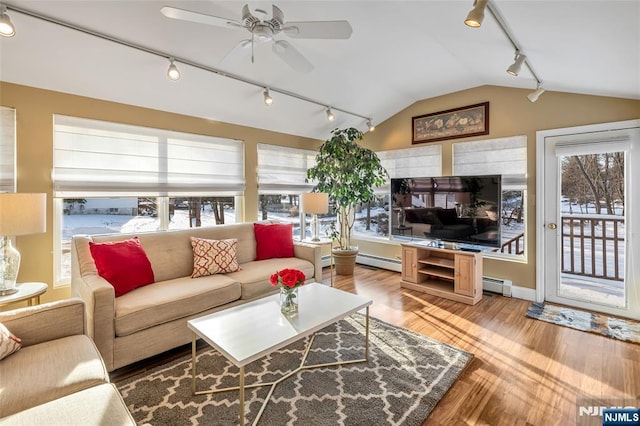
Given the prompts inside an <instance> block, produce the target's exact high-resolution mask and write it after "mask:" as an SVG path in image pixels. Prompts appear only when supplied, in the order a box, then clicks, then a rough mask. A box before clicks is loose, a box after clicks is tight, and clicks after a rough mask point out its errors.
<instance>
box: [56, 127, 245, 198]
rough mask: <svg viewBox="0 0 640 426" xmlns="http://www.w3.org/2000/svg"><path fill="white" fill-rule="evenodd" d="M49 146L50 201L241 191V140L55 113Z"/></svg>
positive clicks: (242, 163)
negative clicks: (53, 198) (51, 153)
mask: <svg viewBox="0 0 640 426" xmlns="http://www.w3.org/2000/svg"><path fill="white" fill-rule="evenodd" d="M53 145H54V158H53V165H54V167H53V183H54V191H55V196H56V197H65V198H72V197H74V196H82V197H90V196H126V195H129V194H131V195H134V194H135V195H138V196H141V195H144V196H178V195H183V196H204V195H211V194H216V195H240V194H241V193H242V192H243V191H244V186H245V180H244V144H243V142H242V141H237V140H233V139H224V138H217V137H212V136H202V135H195V134H189V133H179V132H172V131H167V130H162V129H154V128H148V127H139V126H131V125H125V124H119V123H110V122H104V121H97V120H89V119H84V118H76V117H67V116H60V115H56V116H55V121H54V143H53Z"/></svg>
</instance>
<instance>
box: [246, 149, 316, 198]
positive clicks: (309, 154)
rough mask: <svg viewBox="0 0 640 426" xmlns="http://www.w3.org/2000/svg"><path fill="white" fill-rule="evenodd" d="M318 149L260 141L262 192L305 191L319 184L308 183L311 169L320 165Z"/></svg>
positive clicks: (296, 192)
mask: <svg viewBox="0 0 640 426" xmlns="http://www.w3.org/2000/svg"><path fill="white" fill-rule="evenodd" d="M317 154H318V153H317V151H312V150H308V149H300V148H290V147H286V146H278V145H269V144H263V143H260V144H258V193H259V194H261V195H263V194H301V193H303V192H309V191H311V190H312V189H313V187H314V186H315V184H314V183H313V182H309V183H305V179H306V178H307V169H309V168H311V167H313V166H314V165H315V164H316V155H317Z"/></svg>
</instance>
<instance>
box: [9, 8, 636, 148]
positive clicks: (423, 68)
mask: <svg viewBox="0 0 640 426" xmlns="http://www.w3.org/2000/svg"><path fill="white" fill-rule="evenodd" d="M0 3H2V4H4V5H6V6H8V7H9V10H8V14H9V16H10V18H11V20H12V22H13V23H14V24H15V27H16V35H15V36H14V37H12V38H0V80H2V81H7V82H12V83H17V84H23V85H28V86H34V87H39V88H45V89H50V90H56V91H61V92H66V93H71V94H77V95H83V96H88V97H93V98H99V99H105V100H110V101H115V102H122V103H126V104H131V105H138V106H143V107H148V108H154V109H159V110H164V111H170V112H175V113H180V114H187V115H192V116H197V117H204V118H207V119H211V120H217V121H224V122H230V123H236V124H241V125H246V126H250V127H256V128H262V129H268V130H273V131H278V132H283V133H289V134H294V135H300V136H307V137H312V138H317V139H325V138H326V137H327V135H328V133H329V131H330V130H331V129H333V128H335V127H346V126H357V127H359V128H361V129H363V130H364V128H365V124H364V123H365V120H364V119H363V118H361V117H356V116H352V115H350V114H346V113H342V112H340V111H336V112H335V113H336V121H335V122H333V123H329V122H328V121H327V120H326V114H325V108H324V107H323V105H327V106H333V107H335V108H338V109H344V110H347V111H350V112H353V113H356V114H358V115H361V116H363V117H371V118H372V119H373V121H374V123H376V124H379V123H380V122H382V121H384V120H385V119H387V118H389V117H391V116H393V115H394V114H396V113H397V112H399V111H401V110H402V109H404V108H406V107H407V106H409V105H411V104H412V103H414V102H415V101H417V100H420V99H425V98H430V97H434V96H438V95H442V94H446V93H450V92H455V91H458V90H463V89H467V88H471V87H476V86H481V85H497V86H508V87H517V88H528V89H531V90H532V91H533V90H534V89H535V87H536V81H535V79H534V77H533V76H532V75H531V73H530V72H529V71H528V70H527V69H526V68H524V69H523V70H522V72H521V73H520V75H519V76H518V77H513V76H510V75H508V74H507V73H506V72H505V70H506V68H507V67H508V66H509V65H510V64H511V62H513V59H514V49H513V46H512V44H511V42H510V41H509V40H508V39H507V37H505V35H504V33H503V32H502V31H501V29H500V27H499V26H498V25H497V23H496V21H495V20H494V19H493V17H492V16H491V15H489V14H487V16H486V18H485V20H484V23H483V25H482V27H481V28H478V29H471V28H468V27H466V26H465V25H464V23H463V21H464V18H465V17H466V15H467V13H468V12H469V10H470V9H471V8H472V6H473V1H472V0H455V1H451V0H448V1H278V2H277V3H276V5H277V6H278V7H279V8H280V9H281V10H282V11H283V13H284V17H285V22H288V21H324V20H347V21H349V23H350V24H351V27H352V28H353V33H352V35H351V37H350V38H349V39H345V40H340V39H338V40H321V39H300V38H291V37H288V36H287V35H285V34H280V35H278V36H277V37H276V38H277V39H279V40H287V41H289V42H290V43H291V44H292V45H293V46H294V47H295V48H296V49H297V50H298V51H299V52H300V53H302V54H303V55H304V56H305V57H306V58H307V59H308V60H309V61H310V62H311V64H313V66H314V69H313V70H312V71H311V72H307V73H302V72H298V71H295V70H293V69H292V68H291V67H289V66H288V65H287V64H286V63H284V62H283V61H282V60H281V59H280V58H279V57H278V56H277V55H275V54H274V53H273V52H272V50H271V46H270V44H269V43H266V44H257V45H256V46H255V52H254V54H255V55H254V56H255V60H254V62H253V63H252V62H251V59H250V57H251V54H250V49H246V51H245V53H244V54H241V55H240V56H239V57H237V58H235V60H233V61H225V62H223V61H222V60H223V58H224V57H225V55H226V54H227V53H228V52H229V51H230V50H231V49H232V48H233V47H234V46H235V45H237V44H238V42H239V41H241V40H243V39H247V38H250V34H249V33H248V32H247V31H246V30H245V29H242V28H233V27H228V28H224V27H220V26H212V25H205V24H201V23H193V22H187V21H182V20H175V19H169V18H167V17H166V16H164V15H163V14H162V13H160V9H161V8H162V7H163V6H173V7H177V8H181V9H186V10H190V11H194V12H200V13H206V14H210V15H215V16H219V17H226V18H231V19H235V20H238V21H239V20H241V15H242V13H241V11H242V6H243V5H244V4H245V2H244V1H222V2H221V1H180V0H166V1H155V0H148V1H109V0H107V1H84V0H65V1H57V0H48V1H31V0H24V1H17V0H12V1H6V2H3V1H2V0H0ZM491 3H492V5H493V6H494V7H495V8H497V10H498V11H499V12H500V14H501V15H502V17H503V18H504V21H505V22H506V23H507V25H508V29H509V31H510V32H511V33H512V35H513V36H514V37H515V40H516V41H517V43H518V44H519V45H520V47H521V48H522V50H523V52H524V53H525V54H526V55H527V57H528V58H529V60H530V63H531V64H532V66H533V68H534V70H535V71H536V73H537V74H538V75H539V77H540V78H541V79H542V81H543V84H544V87H545V89H546V90H550V91H560V92H573V93H582V94H593V95H604V96H614V97H624V98H634V99H640V0H631V1H614V0H601V1H558V0H538V1H525V0H518V1H509V0H491ZM12 6H13V7H14V9H24V10H26V11H29V12H35V13H36V14H41V15H44V16H46V17H50V18H54V19H55V20H60V21H64V22H67V23H69V24H72V25H73V26H78V27H83V28H86V29H89V30H92V31H95V32H98V33H101V34H104V35H108V36H112V37H115V38H117V39H119V40H122V41H125V42H128V43H131V44H134V45H137V46H143V47H146V48H149V49H151V50H152V51H155V52H161V53H166V54H167V56H174V57H176V58H182V59H184V60H186V61H188V62H191V63H194V64H200V65H202V66H203V68H210V69H216V70H219V71H224V72H227V73H231V74H233V75H237V76H240V77H241V78H242V79H246V80H251V81H253V82H256V83H258V84H259V85H264V86H265V87H266V86H268V87H271V88H273V89H274V90H276V91H277V90H282V91H289V92H293V93H296V94H298V95H301V96H303V97H306V98H309V99H312V100H314V101H317V102H318V103H320V104H321V105H316V104H314V103H309V102H304V101H301V100H299V99H296V98H292V97H288V96H285V95H282V94H278V93H273V92H272V96H273V98H274V103H273V105H272V106H270V107H266V106H265V105H264V104H263V101H262V92H263V88H262V87H256V86H254V85H251V84H246V83H244V82H241V81H237V80H234V79H231V78H228V77H224V76H221V75H219V74H216V73H211V72H209V71H206V70H203V69H200V68H196V67H193V66H189V65H186V64H183V63H180V61H179V60H178V61H177V66H178V67H179V69H180V71H181V78H180V80H178V81H171V80H169V79H167V77H166V71H167V67H168V65H169V62H168V60H167V59H166V58H164V57H159V56H156V55H155V54H152V53H146V52H143V51H140V50H138V49H134V48H131V47H127V46H123V45H121V44H118V43H114V42H111V41H106V40H104V39H102V38H99V37H95V36H92V35H88V34H86V33H83V32H79V31H76V30H74V29H70V28H67V27H64V26H60V25H57V24H54V23H51V22H47V21H45V20H42V19H38V18H35V17H33V16H29V15H28V14H25V13H20V12H19V11H17V10H12ZM249 7H250V10H252V11H255V10H256V9H263V10H264V11H265V12H267V13H266V15H264V17H265V19H268V18H269V17H270V15H271V3H265V2H249ZM254 13H256V14H257V15H258V16H263V15H260V12H254ZM538 102H544V95H543V96H542V97H540V99H539V100H538Z"/></svg>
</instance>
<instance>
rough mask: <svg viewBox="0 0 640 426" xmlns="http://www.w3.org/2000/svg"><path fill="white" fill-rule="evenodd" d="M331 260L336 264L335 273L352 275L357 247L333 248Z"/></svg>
mask: <svg viewBox="0 0 640 426" xmlns="http://www.w3.org/2000/svg"><path fill="white" fill-rule="evenodd" d="M332 253H333V262H334V264H335V266H336V275H353V270H354V268H355V266H356V256H357V255H358V248H357V247H356V248H351V249H339V248H337V249H333V250H332Z"/></svg>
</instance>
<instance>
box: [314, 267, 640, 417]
mask: <svg viewBox="0 0 640 426" xmlns="http://www.w3.org/2000/svg"><path fill="white" fill-rule="evenodd" d="M327 274H328V273H327V271H325V275H326V277H325V278H327V279H328V275H327ZM327 279H325V282H327ZM334 286H335V287H336V288H339V289H342V290H346V291H351V292H355V293H358V294H362V295H365V296H368V297H371V298H372V299H373V301H374V303H373V305H372V306H371V315H372V316H374V317H376V318H378V319H381V320H384V321H387V322H389V323H391V324H393V325H396V326H400V327H405V328H408V329H411V330H413V331H416V332H418V333H421V334H424V335H427V336H429V337H432V338H434V339H437V340H439V341H441V342H444V343H448V344H450V345H453V346H456V347H458V348H460V349H463V350H465V351H467V352H471V353H472V354H474V359H473V360H472V361H471V363H470V365H469V366H468V367H467V369H466V370H465V371H464V372H463V374H462V375H461V377H460V378H459V380H458V381H457V382H456V383H455V384H454V385H453V387H452V388H451V389H450V391H449V392H448V394H447V395H446V396H445V397H444V398H443V399H442V400H441V401H440V403H439V404H438V405H437V406H436V408H435V409H434V411H433V412H432V413H431V415H430V416H429V418H428V419H427V421H425V423H424V424H425V425H458V424H459V425H568V424H587V423H586V422H585V423H577V421H578V420H580V421H581V422H582V421H585V420H584V418H583V419H579V418H578V405H577V400H578V399H579V398H587V397H593V398H607V399H617V398H626V399H632V400H634V401H636V406H637V404H638V403H639V400H640V345H636V344H632V343H624V342H621V341H617V340H614V339H610V338H607V337H603V336H599V335H596V334H592V333H585V332H582V331H578V330H573V329H570V328H567V327H562V326H558V325H554V324H549V323H545V322H543V321H537V320H533V319H530V318H527V317H525V315H524V314H525V312H526V310H527V308H528V307H529V302H528V301H525V300H520V299H514V298H507V297H502V296H498V295H490V294H489V295H485V297H483V299H482V301H481V302H480V303H478V304H476V305H475V306H469V305H464V304H462V303H457V302H453V301H449V300H445V299H441V298H438V297H435V296H430V295H427V294H423V293H419V292H416V291H412V290H407V289H401V288H400V275H399V274H398V273H396V272H390V271H385V270H379V269H369V268H366V267H360V266H359V267H357V268H356V272H355V274H354V276H353V277H343V276H338V277H334ZM591 424H593V423H591ZM596 424H598V423H596Z"/></svg>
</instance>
